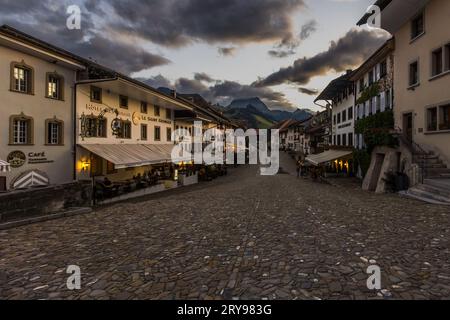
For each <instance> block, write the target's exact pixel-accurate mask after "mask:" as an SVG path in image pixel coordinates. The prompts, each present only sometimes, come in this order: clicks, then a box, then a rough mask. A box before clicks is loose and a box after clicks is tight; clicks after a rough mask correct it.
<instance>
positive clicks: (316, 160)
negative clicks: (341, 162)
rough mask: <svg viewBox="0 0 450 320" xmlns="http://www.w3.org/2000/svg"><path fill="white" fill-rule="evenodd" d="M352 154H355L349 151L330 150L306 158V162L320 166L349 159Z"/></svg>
mask: <svg viewBox="0 0 450 320" xmlns="http://www.w3.org/2000/svg"><path fill="white" fill-rule="evenodd" d="M352 154H353V152H352V151H348V150H328V151H325V152H323V153H319V154H314V155H311V156H309V157H307V158H306V161H308V162H309V163H311V164H313V165H315V166H320V165H321V164H324V163H327V162H331V161H334V160H338V159H342V158H346V157H349V156H351V155H352Z"/></svg>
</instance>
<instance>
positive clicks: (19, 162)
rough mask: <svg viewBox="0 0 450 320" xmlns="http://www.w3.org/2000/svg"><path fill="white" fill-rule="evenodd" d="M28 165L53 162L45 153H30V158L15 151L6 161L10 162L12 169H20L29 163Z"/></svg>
mask: <svg viewBox="0 0 450 320" xmlns="http://www.w3.org/2000/svg"><path fill="white" fill-rule="evenodd" d="M27 158H28V164H44V163H53V162H54V161H53V160H49V159H48V157H47V155H46V154H45V152H29V153H28V157H27V155H25V153H23V152H22V151H13V152H11V153H10V154H9V155H8V158H7V159H6V161H8V162H9V164H10V165H11V167H12V168H20V167H22V166H23V165H25V163H26V162H27Z"/></svg>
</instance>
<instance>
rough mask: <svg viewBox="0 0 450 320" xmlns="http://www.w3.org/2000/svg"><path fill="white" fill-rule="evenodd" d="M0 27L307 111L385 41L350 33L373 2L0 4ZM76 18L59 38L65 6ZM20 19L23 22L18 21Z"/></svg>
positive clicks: (114, 63)
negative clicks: (78, 23)
mask: <svg viewBox="0 0 450 320" xmlns="http://www.w3.org/2000/svg"><path fill="white" fill-rule="evenodd" d="M0 3H1V6H2V11H1V12H0V24H9V25H11V26H13V27H15V28H17V29H20V30H22V31H24V32H27V33H30V34H32V35H34V36H36V37H38V38H40V39H42V40H45V41H48V42H50V43H52V44H55V45H57V46H60V47H63V48H65V49H67V50H70V51H72V52H74V53H77V54H79V55H81V56H83V57H86V58H92V59H94V60H96V61H97V62H98V63H100V64H103V65H106V66H109V67H112V68H114V69H115V70H117V71H120V72H122V73H126V74H128V75H131V76H133V77H137V78H140V79H141V80H143V81H146V82H147V83H149V84H150V85H152V86H155V87H158V86H170V87H174V88H176V89H177V90H178V91H180V92H183V93H194V92H196V93H200V94H202V95H204V96H205V98H207V99H208V100H210V101H212V102H218V103H221V104H223V105H226V104H228V103H229V102H230V101H231V100H232V99H234V98H250V97H254V96H259V97H260V98H261V99H263V101H264V102H266V103H267V104H268V105H269V107H271V108H290V109H293V108H310V109H313V110H318V109H319V107H317V106H315V105H314V103H313V101H314V99H315V97H316V95H317V93H318V91H320V90H322V89H323V88H324V87H325V86H326V85H327V84H328V82H329V81H330V80H332V79H334V78H335V77H337V76H339V75H340V74H342V73H343V72H345V70H346V69H349V68H354V67H357V66H358V65H359V64H360V63H361V62H362V61H363V60H364V59H365V58H367V57H368V56H369V55H370V54H371V53H372V52H374V50H375V49H377V48H378V47H379V46H380V45H381V44H382V43H383V41H384V40H386V37H387V35H386V34H384V33H381V32H373V31H372V32H369V31H367V30H365V29H362V28H358V27H356V22H357V20H358V19H359V18H360V17H361V16H362V15H363V13H364V12H365V10H366V9H367V7H368V6H369V5H370V4H372V3H373V0H246V1H242V0H147V1H144V0H134V1H133V0H131V1H124V0H110V1H106V0H43V1H40V2H38V1H35V2H31V1H28V0H0ZM71 4H77V5H79V6H80V8H81V11H82V28H81V30H68V29H67V27H66V19H67V14H66V8H67V7H68V6H69V5H71ZM24 12H25V14H24Z"/></svg>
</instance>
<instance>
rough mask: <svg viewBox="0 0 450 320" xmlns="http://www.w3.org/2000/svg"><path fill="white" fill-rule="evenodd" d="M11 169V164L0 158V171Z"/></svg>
mask: <svg viewBox="0 0 450 320" xmlns="http://www.w3.org/2000/svg"><path fill="white" fill-rule="evenodd" d="M9 171H11V165H10V164H9V163H8V162H6V161H3V160H0V172H9Z"/></svg>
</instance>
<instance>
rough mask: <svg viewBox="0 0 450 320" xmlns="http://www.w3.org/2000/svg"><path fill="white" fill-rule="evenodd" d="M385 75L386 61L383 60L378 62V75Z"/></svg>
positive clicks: (382, 76)
mask: <svg viewBox="0 0 450 320" xmlns="http://www.w3.org/2000/svg"><path fill="white" fill-rule="evenodd" d="M386 76H387V61H386V60H384V61H383V62H381V63H380V77H381V78H384V77H386Z"/></svg>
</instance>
